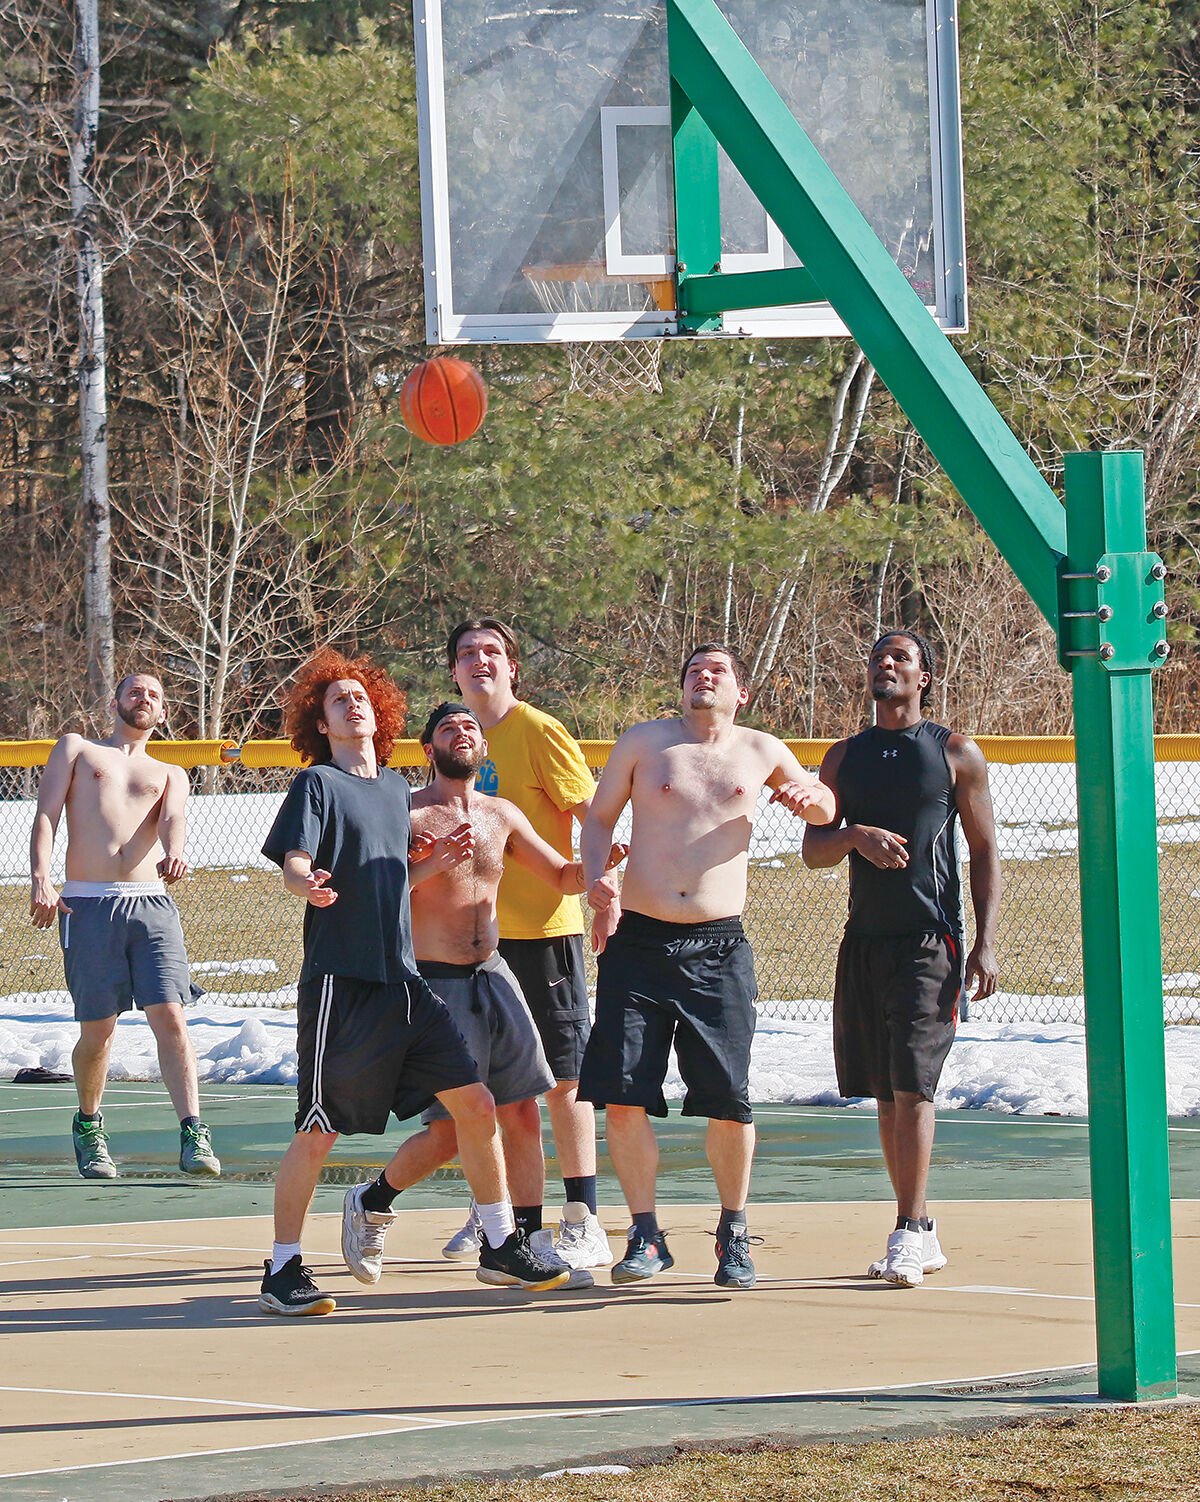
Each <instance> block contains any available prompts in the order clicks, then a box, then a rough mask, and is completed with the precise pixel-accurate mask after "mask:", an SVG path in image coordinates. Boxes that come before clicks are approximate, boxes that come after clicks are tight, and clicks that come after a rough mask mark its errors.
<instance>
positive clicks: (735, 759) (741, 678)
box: [579, 642, 833, 1289]
mask: <svg viewBox="0 0 1200 1502" xmlns="http://www.w3.org/2000/svg"><path fill="white" fill-rule="evenodd" d="M680 685H681V687H682V690H683V713H682V715H680V716H679V717H678V718H675V719H667V720H649V721H647V722H646V723H644V724H641V725H635V726H634V727H633V728H632V729H631V730H627V731H626V732H625V734H624V735H623V736H622V737H621V738H620V740H619V741H618V742H617V744H616V745H615V746H614V747H613V750H612V754H611V756H610V757H609V759H608V765H607V766H606V767H605V769H604V773H603V775H602V777H601V778H600V785H599V787H598V788H597V789H596V796H595V798H594V799H593V800H592V807H591V812H590V813H589V814H588V817H587V821H586V822H585V824H584V826H583V835H582V838H581V841H580V854H581V856H582V858H583V868H584V871H585V873H586V877H587V882H588V900H589V901H590V902H591V904H592V906H593V907H595V908H601V909H602V908H603V907H604V905H605V903H606V901H607V895H606V892H605V889H604V886H603V884H602V883H601V882H600V876H601V874H602V872H603V869H604V859H605V854H606V852H607V850H608V842H609V840H611V838H612V833H613V830H614V829H615V827H616V822H617V819H618V818H619V816H620V814H621V811H622V810H623V809H624V807H625V805H626V804H627V803H630V802H632V805H633V838H632V843H631V845H630V852H629V865H628V868H627V870H626V872H625V880H624V883H623V887H622V893H621V906H622V909H623V911H622V915H621V921H620V923H619V925H618V927H617V930H616V933H614V934H613V936H612V938H611V939H609V941H608V943H607V945H606V946H605V948H604V950H603V952H602V953H601V955H600V959H599V962H598V979H597V985H596V1020H595V1023H594V1024H593V1027H592V1036H591V1039H590V1040H589V1042H588V1047H587V1052H586V1054H585V1055H584V1060H583V1072H582V1074H581V1075H580V1080H579V1093H580V1096H581V1097H582V1098H583V1099H584V1100H590V1101H592V1102H594V1103H595V1104H596V1105H598V1106H600V1105H605V1106H607V1107H608V1129H607V1136H608V1150H609V1153H610V1155H611V1157H612V1161H613V1167H614V1168H615V1169H616V1171H617V1176H618V1177H619V1178H620V1180H621V1187H622V1189H623V1190H624V1191H625V1198H626V1200H627V1201H628V1204H629V1210H630V1213H631V1215H632V1217H633V1225H632V1226H631V1227H630V1230H629V1239H628V1245H627V1246H626V1249H625V1256H624V1257H623V1258H622V1259H621V1261H620V1262H618V1263H617V1264H616V1266H615V1267H614V1268H613V1271H612V1277H613V1282H614V1283H636V1282H640V1281H642V1280H644V1279H646V1278H652V1277H654V1276H655V1275H656V1274H657V1273H660V1272H662V1271H663V1270H664V1269H666V1268H669V1267H670V1266H672V1264H673V1261H674V1259H673V1258H672V1257H671V1254H670V1253H669V1252H668V1250H667V1243H666V1238H665V1236H664V1234H663V1232H662V1231H661V1230H660V1228H659V1225H658V1219H657V1215H656V1212H655V1188H656V1179H657V1165H658V1146H657V1143H656V1140H655V1136H654V1130H653V1128H652V1127H651V1125H650V1123H649V1120H648V1113H649V1114H650V1115H655V1116H665V1115H666V1114H667V1105H666V1101H665V1099H664V1097H663V1091H662V1083H663V1079H664V1077H665V1075H666V1070H667V1063H668V1055H669V1052H670V1049H671V1045H672V1043H673V1044H674V1046H675V1052H676V1056H677V1058H678V1061H679V1072H680V1074H681V1075H682V1076H683V1080H684V1084H685V1085H686V1086H687V1095H686V1096H685V1098H684V1102H683V1111H684V1114H685V1115H691V1116H706V1117H708V1132H707V1144H706V1145H707V1151H708V1161H709V1164H710V1166H711V1168H712V1171H713V1178H714V1179H715V1180H716V1184H717V1189H718V1191H719V1194H720V1198H721V1218H720V1222H719V1224H718V1226H717V1231H716V1253H717V1271H716V1277H715V1280H714V1281H715V1282H716V1283H717V1285H718V1286H719V1287H722V1288H731V1289H734V1288H752V1287H753V1286H754V1279H755V1273H754V1263H753V1261H752V1259H751V1257H750V1253H749V1236H748V1233H747V1229H746V1200H747V1198H748V1195H749V1190H750V1167H751V1163H752V1160H753V1157H754V1127H753V1125H752V1116H751V1112H750V1099H749V1074H750V1042H751V1039H752V1037H753V1035H754V1001H755V998H756V996H757V994H758V988H757V986H756V984H755V980H754V959H753V956H752V954H751V952H750V945H749V944H748V943H747V941H746V936H745V934H744V932H743V931H742V923H741V912H742V907H743V905H744V903H745V898H746V878H747V866H748V856H747V853H748V850H749V846H750V833H751V829H752V827H753V822H754V814H755V809H756V806H757V802H758V795H759V793H760V792H761V791H762V789H763V788H764V787H770V788H772V789H773V792H772V797H771V801H772V802H774V803H778V804H780V805H781V806H782V807H784V808H786V809H787V810H788V812H789V813H792V814H795V815H797V816H798V817H799V818H801V819H805V820H808V821H809V822H810V823H813V824H825V823H827V822H828V821H829V819H831V818H832V816H833V795H832V793H831V792H830V791H829V789H828V788H827V787H825V786H824V785H823V784H822V783H820V782H818V780H817V779H816V778H815V777H814V776H813V775H812V773H810V772H806V771H805V770H804V769H803V767H801V765H800V763H799V762H798V761H797V760H796V758H795V757H794V756H793V755H792V753H791V752H790V751H789V750H788V748H787V747H786V746H785V745H784V743H783V742H782V741H781V740H779V739H777V738H776V737H775V736H773V735H767V734H764V733H763V732H762V731H760V730H748V729H744V728H742V727H741V726H738V725H735V724H734V719H735V717H736V715H737V712H738V710H739V709H741V708H743V707H744V706H745V704H746V703H747V702H748V700H749V697H750V690H749V687H748V686H747V682H746V670H745V666H744V664H743V663H742V661H741V659H740V658H739V657H738V656H737V655H736V654H735V653H734V652H733V651H731V650H730V648H729V647H727V646H724V645H721V644H720V643H717V642H705V643H704V644H702V645H701V646H698V647H696V648H695V650H694V651H693V652H692V653H691V655H690V656H689V657H688V658H687V660H686V661H685V662H684V665H683V672H682V674H681V676H680Z"/></svg>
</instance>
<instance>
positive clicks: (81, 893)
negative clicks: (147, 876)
mask: <svg viewBox="0 0 1200 1502" xmlns="http://www.w3.org/2000/svg"><path fill="white" fill-rule="evenodd" d="M166 891H167V887H166V883H165V882H161V881H68V882H65V883H64V885H63V889H62V895H63V896H64V897H165V896H166Z"/></svg>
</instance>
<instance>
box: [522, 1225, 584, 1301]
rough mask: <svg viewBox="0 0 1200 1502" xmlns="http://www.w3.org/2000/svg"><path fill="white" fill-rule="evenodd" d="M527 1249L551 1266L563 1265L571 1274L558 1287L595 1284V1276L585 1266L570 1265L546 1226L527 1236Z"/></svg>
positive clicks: (581, 1286)
mask: <svg viewBox="0 0 1200 1502" xmlns="http://www.w3.org/2000/svg"><path fill="white" fill-rule="evenodd" d="M529 1250H530V1251H531V1252H534V1253H535V1254H536V1255H537V1256H538V1257H539V1258H541V1260H542V1261H543V1262H548V1263H549V1264H550V1265H551V1267H565V1268H567V1269H568V1271H569V1272H570V1274H571V1276H570V1277H569V1278H568V1279H567V1281H566V1282H565V1283H560V1284H559V1287H560V1288H591V1287H592V1286H593V1285H594V1284H595V1281H596V1280H595V1278H593V1277H592V1275H591V1273H590V1272H588V1270H587V1268H586V1267H572V1266H571V1264H570V1263H569V1262H568V1261H567V1260H566V1258H565V1257H563V1256H562V1255H561V1254H560V1253H559V1251H558V1249H557V1248H556V1247H555V1245H554V1237H553V1236H552V1235H551V1234H550V1231H549V1229H548V1228H546V1227H543V1228H542V1230H540V1231H535V1232H534V1233H533V1235H532V1236H531V1237H530V1238H529Z"/></svg>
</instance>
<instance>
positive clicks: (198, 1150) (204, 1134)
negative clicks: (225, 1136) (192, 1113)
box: [179, 1121, 221, 1179]
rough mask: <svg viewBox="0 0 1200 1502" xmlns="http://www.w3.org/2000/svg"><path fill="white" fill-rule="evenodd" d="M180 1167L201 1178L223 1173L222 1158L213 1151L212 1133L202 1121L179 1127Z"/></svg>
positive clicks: (184, 1171) (214, 1176)
mask: <svg viewBox="0 0 1200 1502" xmlns="http://www.w3.org/2000/svg"><path fill="white" fill-rule="evenodd" d="M179 1167H180V1169H181V1171H182V1172H183V1173H190V1174H193V1175H194V1176H195V1177H196V1178H199V1179H216V1178H219V1177H220V1175H221V1160H220V1158H218V1157H217V1155H216V1153H214V1152H213V1145H212V1133H211V1132H210V1131H209V1130H208V1128H207V1127H206V1126H205V1125H204V1123H203V1122H202V1121H198V1122H196V1124H195V1125H194V1126H181V1127H180V1128H179Z"/></svg>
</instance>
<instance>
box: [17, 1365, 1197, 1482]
mask: <svg viewBox="0 0 1200 1502" xmlns="http://www.w3.org/2000/svg"><path fill="white" fill-rule="evenodd" d="M1177 1355H1178V1356H1195V1355H1200V1352H1197V1351H1180V1352H1178V1353H1177ZM1094 1370H1095V1367H1094V1366H1050V1367H1036V1368H1033V1369H1031V1370H1029V1371H1022V1372H991V1373H987V1374H985V1375H976V1376H972V1377H938V1378H935V1379H933V1380H931V1381H928V1382H893V1383H886V1384H882V1385H880V1386H874V1387H872V1386H867V1385H866V1384H865V1383H859V1384H858V1385H857V1386H855V1387H832V1388H816V1389H808V1390H802V1391H799V1392H771V1393H751V1394H742V1395H741V1396H737V1397H730V1396H725V1397H719V1398H684V1399H681V1400H677V1401H675V1402H667V1403H629V1404H624V1403H621V1404H607V1405H605V1406H603V1407H597V1408H563V1409H558V1408H555V1409H549V1410H545V1411H542V1412H533V1413H532V1414H531V1413H529V1412H525V1413H521V1414H495V1415H493V1416H491V1417H489V1418H470V1419H439V1418H437V1417H436V1416H435V1415H432V1414H430V1415H419V1416H418V1415H415V1414H414V1415H413V1416H412V1423H411V1424H410V1425H409V1426H408V1427H406V1428H394V1429H366V1430H363V1431H362V1432H361V1433H359V1434H332V1435H328V1436H324V1437H322V1438H318V1439H299V1440H276V1441H273V1442H271V1443H269V1444H262V1445H230V1446H227V1447H224V1448H222V1449H219V1450H181V1451H177V1452H173V1453H171V1454H166V1455H147V1456H143V1457H141V1458H138V1459H134V1460H112V1461H94V1462H91V1463H89V1464H88V1465H80V1466H54V1467H50V1468H46V1469H44V1470H38V1471H7V1472H0V1480H17V1479H19V1478H21V1477H26V1476H56V1475H61V1474H63V1473H65V1472H69V1471H97V1470H108V1469H110V1468H111V1469H115V1468H116V1467H117V1466H145V1465H157V1464H159V1463H161V1462H162V1461H166V1460H205V1459H207V1458H208V1457H210V1456H214V1455H254V1454H258V1453H260V1452H262V1451H266V1450H289V1449H292V1448H293V1447H295V1448H299V1447H300V1446H311V1445H329V1444H342V1443H344V1442H345V1441H348V1440H358V1439H385V1438H387V1437H389V1436H390V1435H392V1434H417V1433H420V1432H421V1429H422V1428H428V1429H433V1430H438V1431H445V1430H449V1429H475V1428H483V1427H485V1426H487V1425H492V1424H506V1423H514V1422H515V1423H522V1424H527V1423H529V1422H530V1419H531V1418H533V1419H536V1420H538V1421H541V1420H543V1419H561V1418H568V1419H578V1418H603V1417H605V1416H607V1415H609V1414H619V1413H651V1412H657V1411H663V1410H671V1409H676V1408H712V1407H719V1406H722V1405H729V1406H731V1407H742V1406H745V1405H749V1404H756V1403H763V1402H788V1401H793V1400H796V1399H801V1398H803V1399H813V1398H858V1399H861V1398H862V1397H863V1396H864V1394H866V1395H873V1394H876V1393H880V1394H882V1393H892V1392H919V1391H921V1390H922V1389H926V1388H934V1389H936V1388H942V1387H963V1386H974V1385H975V1384H978V1383H984V1382H986V1383H988V1384H989V1385H993V1384H995V1383H998V1382H1008V1383H1013V1382H1017V1381H1020V1380H1022V1379H1026V1380H1028V1379H1030V1378H1034V1377H1053V1376H1055V1375H1057V1374H1059V1373H1062V1374H1066V1373H1070V1372H1090V1371H1094ZM37 1390H38V1389H26V1388H0V1391H8V1392H24V1391H37ZM87 1396H96V1397H103V1396H104V1394H103V1393H97V1394H88V1395H87ZM963 1396H964V1397H971V1396H974V1397H975V1398H976V1400H977V1401H986V1400H987V1398H988V1394H987V1393H986V1392H984V1393H979V1394H976V1395H971V1394H964V1395H963ZM211 1401H216V1400H211ZM1048 1401H1055V1399H1054V1398H1052V1397H1048ZM1059 1401H1062V1400H1061V1399H1059ZM1102 1404H1103V1406H1107V1407H1114V1408H1128V1407H1131V1406H1133V1405H1131V1404H1128V1403H1115V1402H1108V1403H1105V1402H1104V1400H1103V1399H1101V1398H1099V1397H1096V1398H1095V1399H1094V1400H1093V1401H1092V1406H1095V1407H1100V1406H1101V1405H1102ZM260 1406H262V1407H263V1409H264V1411H265V1409H266V1406H267V1405H260ZM284 1411H287V1410H284ZM320 1413H321V1410H319V1409H314V1410H312V1412H311V1413H310V1417H311V1416H312V1415H313V1414H316V1415H319V1414H320Z"/></svg>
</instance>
